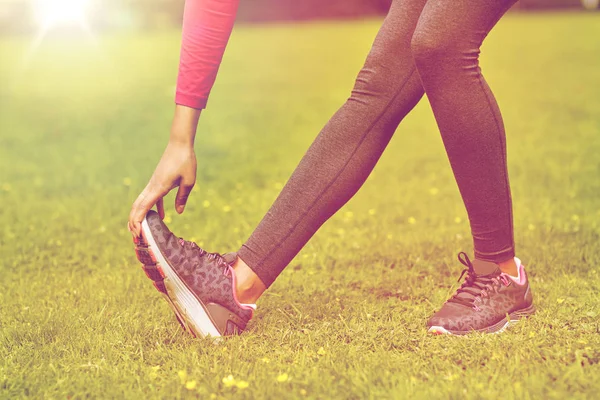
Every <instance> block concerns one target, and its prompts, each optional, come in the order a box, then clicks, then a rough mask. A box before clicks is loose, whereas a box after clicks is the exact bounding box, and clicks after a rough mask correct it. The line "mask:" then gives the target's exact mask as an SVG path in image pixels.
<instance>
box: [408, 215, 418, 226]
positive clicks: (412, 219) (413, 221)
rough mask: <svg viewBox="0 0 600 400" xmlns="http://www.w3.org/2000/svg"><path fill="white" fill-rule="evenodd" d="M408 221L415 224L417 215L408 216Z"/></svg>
mask: <svg viewBox="0 0 600 400" xmlns="http://www.w3.org/2000/svg"><path fill="white" fill-rule="evenodd" d="M408 223H409V224H411V225H414V224H416V223H417V220H416V219H415V217H408Z"/></svg>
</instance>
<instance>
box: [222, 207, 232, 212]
mask: <svg viewBox="0 0 600 400" xmlns="http://www.w3.org/2000/svg"><path fill="white" fill-rule="evenodd" d="M229 211H231V206H223V212H226V213H228V212H229Z"/></svg>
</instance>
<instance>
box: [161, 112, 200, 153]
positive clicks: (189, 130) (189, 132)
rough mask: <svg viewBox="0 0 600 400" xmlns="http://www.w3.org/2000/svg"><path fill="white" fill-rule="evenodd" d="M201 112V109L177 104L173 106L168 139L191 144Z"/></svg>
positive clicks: (192, 143)
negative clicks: (173, 110) (173, 112)
mask: <svg viewBox="0 0 600 400" xmlns="http://www.w3.org/2000/svg"><path fill="white" fill-rule="evenodd" d="M201 112H202V110H198V109H195V108H190V107H186V106H182V105H179V104H178V105H177V106H176V107H175V115H174V117H173V124H172V125H171V135H170V137H169V141H170V142H171V143H176V144H184V145H191V146H193V145H194V139H195V137H196V129H197V127H198V120H199V119H200V114H201Z"/></svg>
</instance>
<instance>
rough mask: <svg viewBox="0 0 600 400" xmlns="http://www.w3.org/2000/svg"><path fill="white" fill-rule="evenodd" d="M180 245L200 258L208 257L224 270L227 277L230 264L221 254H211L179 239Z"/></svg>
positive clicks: (192, 243)
mask: <svg viewBox="0 0 600 400" xmlns="http://www.w3.org/2000/svg"><path fill="white" fill-rule="evenodd" d="M177 241H178V242H179V245H180V246H181V247H183V248H188V249H191V250H192V251H196V252H197V253H198V256H200V257H206V258H207V259H209V260H212V261H215V262H216V263H217V265H218V266H219V267H221V268H223V273H224V274H225V275H227V274H228V273H229V267H230V265H229V263H228V262H227V261H225V258H223V256H222V255H221V254H219V253H209V252H208V251H206V250H204V249H203V248H202V247H200V246H198V245H197V244H196V243H195V242H191V241H188V240H184V239H183V238H177Z"/></svg>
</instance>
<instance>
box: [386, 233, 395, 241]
mask: <svg viewBox="0 0 600 400" xmlns="http://www.w3.org/2000/svg"><path fill="white" fill-rule="evenodd" d="M393 237H394V235H392V234H391V233H388V234H387V236H386V238H388V240H392V238H393Z"/></svg>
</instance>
